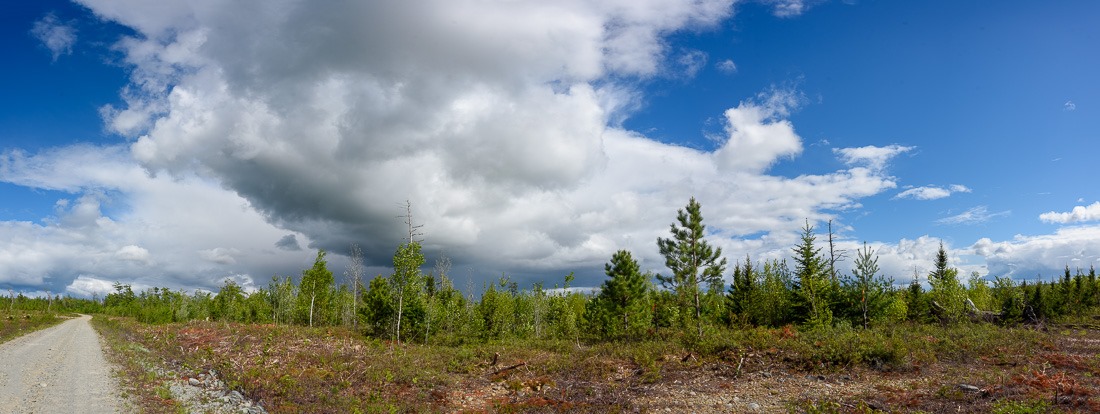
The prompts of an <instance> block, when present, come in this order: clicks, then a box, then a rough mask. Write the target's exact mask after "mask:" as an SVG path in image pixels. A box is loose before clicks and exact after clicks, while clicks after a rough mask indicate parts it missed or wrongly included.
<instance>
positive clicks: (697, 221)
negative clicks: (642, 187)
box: [657, 197, 726, 336]
mask: <svg viewBox="0 0 1100 414" xmlns="http://www.w3.org/2000/svg"><path fill="white" fill-rule="evenodd" d="M700 210H701V208H700V206H699V202H697V201H695V197H692V198H691V200H689V201H688V205H687V208H686V209H683V210H677V212H676V213H677V214H676V221H677V222H678V223H679V225H677V223H672V224H671V225H670V231H671V233H672V238H670V239H664V238H660V237H658V238H657V248H658V250H660V252H661V255H662V256H664V257H665V266H666V267H668V268H669V270H672V275H671V276H667V277H666V276H662V275H657V280H659V281H660V282H661V284H662V285H663V286H665V287H666V288H671V289H672V290H673V291H674V292H675V293H676V295H677V297H678V298H679V300H680V304H681V307H684V308H693V309H694V312H693V315H694V317H695V321H696V323H697V324H698V330H699V335H700V336H702V335H703V319H702V303H701V301H700V298H699V296H700V294H701V293H702V292H701V289H702V286H704V285H707V286H709V285H713V284H715V280H721V278H722V273H723V272H725V269H726V259H725V258H723V257H722V249H721V248H717V249H716V248H712V247H711V246H710V244H708V243H707V242H706V240H703V237H704V236H705V235H706V232H705V229H706V226H704V225H703V214H702V212H701V211H700Z"/></svg>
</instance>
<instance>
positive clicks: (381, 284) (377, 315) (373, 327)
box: [359, 275, 397, 336]
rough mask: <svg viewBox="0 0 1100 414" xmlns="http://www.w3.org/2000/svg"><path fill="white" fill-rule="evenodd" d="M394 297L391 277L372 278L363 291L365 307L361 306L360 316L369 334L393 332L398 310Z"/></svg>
mask: <svg viewBox="0 0 1100 414" xmlns="http://www.w3.org/2000/svg"><path fill="white" fill-rule="evenodd" d="M392 299H393V293H392V292H391V289H390V281H389V279H387V278H385V277H382V276H381V275H379V276H377V277H375V278H374V279H371V281H370V284H369V285H368V286H367V290H366V291H364V292H363V298H362V300H363V307H362V308H359V317H360V320H361V321H362V322H363V329H364V330H365V332H366V333H367V335H371V336H389V335H390V334H391V333H392V332H393V330H392V328H391V326H396V323H395V321H394V320H393V318H394V317H395V316H396V315H397V310H396V309H395V307H394V306H393V305H394V304H393V300H392Z"/></svg>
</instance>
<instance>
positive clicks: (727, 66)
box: [714, 59, 737, 75]
mask: <svg viewBox="0 0 1100 414" xmlns="http://www.w3.org/2000/svg"><path fill="white" fill-rule="evenodd" d="M714 66H715V67H717V68H718V70H719V71H721V72H722V73H725V74H727V75H732V74H734V73H737V64H736V63H733V60H730V59H726V60H723V61H721V62H718V63H717V64H715V65H714Z"/></svg>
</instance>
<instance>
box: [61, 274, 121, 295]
mask: <svg viewBox="0 0 1100 414" xmlns="http://www.w3.org/2000/svg"><path fill="white" fill-rule="evenodd" d="M114 291H115V289H114V282H111V281H108V280H104V279H99V278H96V277H91V276H86V275H80V276H77V278H76V279H73V281H72V283H70V284H69V285H68V286H66V287H65V293H67V294H70V295H73V296H81V297H87V298H90V297H92V296H97V297H100V298H103V297H105V296H107V294H108V293H113V292H114Z"/></svg>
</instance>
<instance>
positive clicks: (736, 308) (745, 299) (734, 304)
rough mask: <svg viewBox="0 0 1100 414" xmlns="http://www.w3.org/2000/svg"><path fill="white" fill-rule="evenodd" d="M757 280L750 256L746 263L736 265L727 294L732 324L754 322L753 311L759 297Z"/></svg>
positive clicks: (746, 258) (746, 257)
mask: <svg viewBox="0 0 1100 414" xmlns="http://www.w3.org/2000/svg"><path fill="white" fill-rule="evenodd" d="M757 279H758V275H757V272H756V269H754V268H753V266H752V260H751V259H750V258H749V257H748V255H746V256H745V262H744V263H742V264H737V263H734V266H733V281H732V282H730V287H729V290H728V291H727V292H726V298H727V303H728V305H727V307H728V309H729V313H730V322H731V323H733V324H738V325H740V324H746V323H750V322H752V315H751V310H752V307H753V305H754V303H755V300H756V299H757V298H756V296H758V295H757V292H756V290H757V285H758V280H757Z"/></svg>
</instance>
